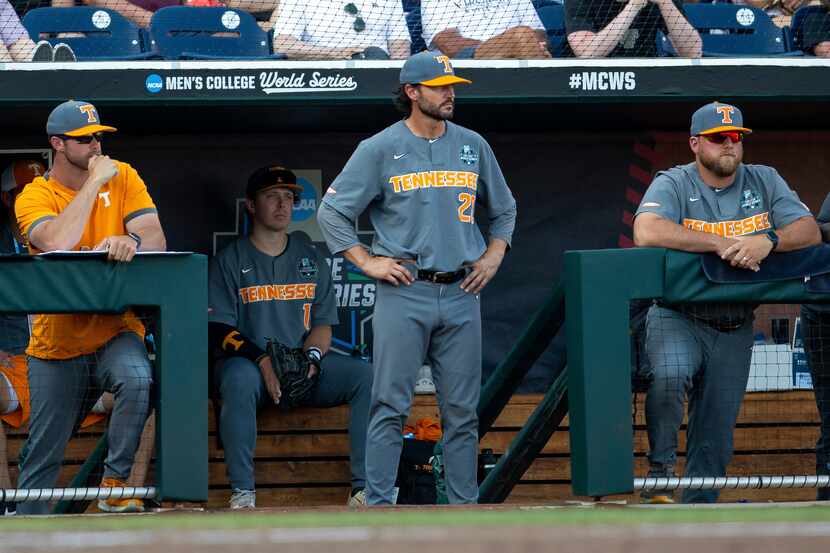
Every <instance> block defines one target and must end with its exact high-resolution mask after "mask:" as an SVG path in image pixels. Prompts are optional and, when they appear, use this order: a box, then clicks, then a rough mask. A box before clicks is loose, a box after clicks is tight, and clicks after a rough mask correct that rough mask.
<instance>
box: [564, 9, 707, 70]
mask: <svg viewBox="0 0 830 553" xmlns="http://www.w3.org/2000/svg"><path fill="white" fill-rule="evenodd" d="M565 30H566V33H567V35H568V44H570V46H571V50H573V53H574V55H575V56H576V57H578V58H605V57H609V58H613V57H637V58H651V57H655V56H656V55H657V31H658V30H660V31H662V32H663V34H664V35H666V36H667V37H668V39H669V40H670V41H671V43H672V46H673V47H674V49H675V51H676V52H677V55H678V56H680V57H684V58H699V57H700V56H701V54H702V51H703V50H702V44H703V43H702V41H701V39H700V35H699V34H698V32H697V31H696V30H695V28H694V27H692V25H691V23H689V22H688V21H687V20H686V16H685V15H683V4H682V2H681V1H680V0H623V1H622V2H619V1H616V0H565Z"/></svg>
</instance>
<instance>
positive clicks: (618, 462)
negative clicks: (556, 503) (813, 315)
mask: <svg viewBox="0 0 830 553" xmlns="http://www.w3.org/2000/svg"><path fill="white" fill-rule="evenodd" d="M565 291H566V292H565V312H566V321H567V323H566V332H567V339H568V379H569V380H568V394H569V408H570V411H569V425H570V440H571V479H572V487H573V493H574V494H575V495H585V496H604V495H612V494H619V493H631V492H632V491H633V487H634V454H633V433H632V428H631V370H630V359H631V355H630V354H631V351H630V339H629V330H628V328H629V311H628V304H629V301H630V300H634V299H646V298H663V299H665V300H666V301H667V302H669V303H680V302H725V301H731V302H752V303H801V302H804V301H813V302H817V303H822V302H827V301H828V299H830V298H828V296H826V295H820V294H814V293H810V292H807V290H806V289H805V286H804V283H803V279H802V278H794V279H790V280H784V281H778V282H761V283H752V284H713V283H711V282H710V281H708V280H707V279H706V277H705V276H704V274H703V269H702V268H701V264H700V256H699V255H698V254H690V253H684V252H678V251H673V250H665V249H662V248H634V249H627V250H593V251H569V252H565Z"/></svg>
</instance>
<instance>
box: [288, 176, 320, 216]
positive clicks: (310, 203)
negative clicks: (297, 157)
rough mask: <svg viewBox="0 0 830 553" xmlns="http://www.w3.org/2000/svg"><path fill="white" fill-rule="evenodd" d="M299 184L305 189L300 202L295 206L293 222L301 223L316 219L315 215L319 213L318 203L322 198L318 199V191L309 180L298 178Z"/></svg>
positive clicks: (301, 193)
mask: <svg viewBox="0 0 830 553" xmlns="http://www.w3.org/2000/svg"><path fill="white" fill-rule="evenodd" d="M297 184H299V185H300V186H302V187H303V191H302V192H300V201H299V202H298V203H297V205H295V206H294V212H293V215H292V216H291V220H292V221H294V222H297V223H299V222H302V221H307V220H309V219H311V218H312V217H314V214H315V213H317V202H318V201H319V199H320V198H318V197H317V190H316V189H315V188H314V185H313V184H311V183H310V182H308V180H306V179H304V178H303V177H297Z"/></svg>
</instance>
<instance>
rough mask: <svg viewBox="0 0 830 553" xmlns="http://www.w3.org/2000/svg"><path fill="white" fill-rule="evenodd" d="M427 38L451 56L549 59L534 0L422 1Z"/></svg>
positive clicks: (427, 42)
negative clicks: (482, 0) (532, 0)
mask: <svg viewBox="0 0 830 553" xmlns="http://www.w3.org/2000/svg"><path fill="white" fill-rule="evenodd" d="M421 18H422V26H423V35H424V41H425V42H426V44H427V46H429V48H430V49H431V50H440V51H442V52H443V53H444V54H446V55H448V56H450V57H451V58H475V59H505V58H518V59H536V58H549V57H551V56H550V52H548V48H547V35H546V34H545V27H544V25H542V21H541V20H540V19H539V15H538V14H537V13H536V8H534V7H533V4H532V3H531V0H500V1H494V0H487V1H484V2H481V1H475V2H473V1H469V0H467V1H459V2H447V1H445V0H423V1H422V2H421Z"/></svg>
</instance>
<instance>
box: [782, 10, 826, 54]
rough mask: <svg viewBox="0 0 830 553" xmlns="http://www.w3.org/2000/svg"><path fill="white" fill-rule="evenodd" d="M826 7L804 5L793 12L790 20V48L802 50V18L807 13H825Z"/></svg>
mask: <svg viewBox="0 0 830 553" xmlns="http://www.w3.org/2000/svg"><path fill="white" fill-rule="evenodd" d="M826 12H827V8H825V7H824V6H804V7H803V8H799V9H798V10H796V12H795V13H794V14H793V19H792V21H791V22H790V36H791V37H792V44H791V49H792V50H803V47H802V40H803V39H804V19H805V18H806V17H807V16H808V15H818V14H822V13H826Z"/></svg>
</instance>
